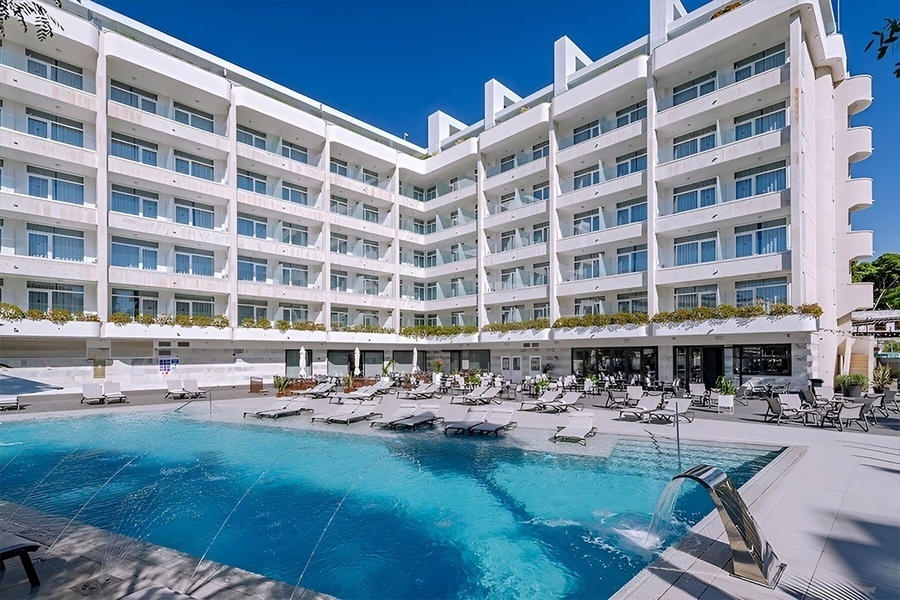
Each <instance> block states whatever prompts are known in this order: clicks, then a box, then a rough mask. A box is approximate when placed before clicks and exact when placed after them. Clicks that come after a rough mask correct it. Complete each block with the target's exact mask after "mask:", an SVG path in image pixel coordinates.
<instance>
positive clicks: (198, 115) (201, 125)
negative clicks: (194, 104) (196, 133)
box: [175, 102, 213, 133]
mask: <svg viewBox="0 0 900 600" xmlns="http://www.w3.org/2000/svg"><path fill="white" fill-rule="evenodd" d="M175 120H176V121H178V122H179V123H184V124H185V125H190V126H191V127H193V128H195V129H202V130H203V131H208V132H210V133H212V131H213V116H212V115H211V114H209V113H206V112H203V111H202V110H197V109H196V108H191V107H190V106H186V105H184V104H180V103H178V102H176V103H175Z"/></svg>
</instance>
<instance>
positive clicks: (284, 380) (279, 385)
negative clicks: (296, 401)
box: [272, 375, 293, 396]
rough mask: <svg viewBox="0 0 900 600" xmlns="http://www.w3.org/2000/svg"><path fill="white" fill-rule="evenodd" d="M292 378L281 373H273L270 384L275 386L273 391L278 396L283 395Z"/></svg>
mask: <svg viewBox="0 0 900 600" xmlns="http://www.w3.org/2000/svg"><path fill="white" fill-rule="evenodd" d="M291 383H293V380H292V379H291V378H290V377H284V376H282V375H275V376H274V377H273V381H272V384H273V386H274V387H275V393H276V395H278V396H283V395H284V394H286V393H287V389H288V388H289V387H290V386H291Z"/></svg>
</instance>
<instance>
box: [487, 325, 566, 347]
mask: <svg viewBox="0 0 900 600" xmlns="http://www.w3.org/2000/svg"><path fill="white" fill-rule="evenodd" d="M549 339H550V328H547V329H520V330H516V331H482V332H481V339H480V341H481V342H482V343H489V342H544V341H547V340H549Z"/></svg>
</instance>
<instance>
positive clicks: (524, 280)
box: [487, 269, 549, 293]
mask: <svg viewBox="0 0 900 600" xmlns="http://www.w3.org/2000/svg"><path fill="white" fill-rule="evenodd" d="M548 282H549V275H548V274H547V272H546V271H529V270H526V269H517V270H516V272H515V273H509V274H506V275H505V276H500V277H499V278H497V277H495V278H493V279H490V280H488V290H487V291H488V293H490V292H504V291H507V290H521V289H525V288H531V287H540V286H544V285H547V283H548Z"/></svg>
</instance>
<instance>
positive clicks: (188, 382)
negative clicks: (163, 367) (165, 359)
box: [182, 379, 212, 399]
mask: <svg viewBox="0 0 900 600" xmlns="http://www.w3.org/2000/svg"><path fill="white" fill-rule="evenodd" d="M182 385H184V391H186V392H187V393H188V397H190V398H192V399H194V398H209V392H210V391H212V388H206V389H205V390H204V389H200V386H199V385H197V380H196V379H185V380H184V382H183V383H182Z"/></svg>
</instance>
